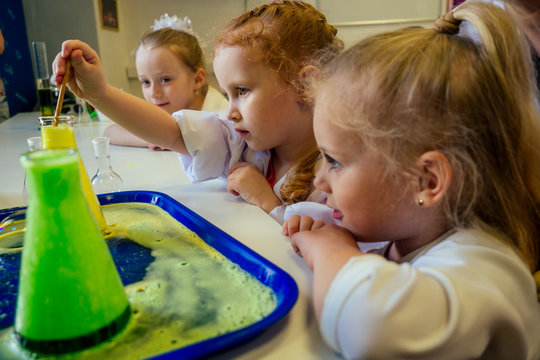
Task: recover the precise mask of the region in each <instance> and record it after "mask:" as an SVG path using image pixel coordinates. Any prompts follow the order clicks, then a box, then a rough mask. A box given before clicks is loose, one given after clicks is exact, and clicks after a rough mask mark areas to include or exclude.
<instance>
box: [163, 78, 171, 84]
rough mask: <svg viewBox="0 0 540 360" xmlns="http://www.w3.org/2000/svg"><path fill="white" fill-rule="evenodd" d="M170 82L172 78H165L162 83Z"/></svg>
mask: <svg viewBox="0 0 540 360" xmlns="http://www.w3.org/2000/svg"><path fill="white" fill-rule="evenodd" d="M169 81H171V79H170V78H163V79H161V82H162V83H168V82H169Z"/></svg>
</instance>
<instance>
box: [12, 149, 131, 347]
mask: <svg viewBox="0 0 540 360" xmlns="http://www.w3.org/2000/svg"><path fill="white" fill-rule="evenodd" d="M21 163H22V164H23V166H24V168H25V170H26V173H27V175H28V209H27V212H26V232H25V235H24V248H23V254H22V261H21V274H20V279H19V293H18V297H17V309H16V312H15V337H16V338H17V339H18V341H19V343H20V345H21V346H22V347H23V348H25V349H27V350H29V351H31V352H35V353H37V354H48V355H54V354H62V353H68V352H73V351H78V350H82V349H84V348H87V347H90V346H93V345H96V344H99V343H101V342H103V341H105V340H107V339H109V338H110V337H112V336H114V335H115V334H117V333H118V332H119V331H120V330H122V329H123V328H124V327H125V325H126V324H127V322H128V320H129V316H130V306H129V302H128V299H127V296H126V293H125V291H124V287H123V285H122V281H121V279H120V276H119V275H118V272H117V270H116V267H115V265H114V262H113V259H112V256H111V254H110V252H109V249H108V247H107V244H106V242H105V240H104V237H103V234H102V233H101V231H100V228H99V225H98V223H97V222H96V219H95V218H94V216H93V215H92V213H91V212H90V208H89V207H88V202H87V201H86V199H85V196H84V194H83V192H82V188H81V183H80V178H79V175H80V170H79V169H80V168H79V155H78V153H77V151H76V150H74V149H65V150H42V151H34V152H28V153H26V154H23V156H22V157H21Z"/></svg>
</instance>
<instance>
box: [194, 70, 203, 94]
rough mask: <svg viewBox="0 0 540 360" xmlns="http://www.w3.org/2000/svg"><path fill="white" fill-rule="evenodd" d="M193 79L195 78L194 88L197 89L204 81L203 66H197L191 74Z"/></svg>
mask: <svg viewBox="0 0 540 360" xmlns="http://www.w3.org/2000/svg"><path fill="white" fill-rule="evenodd" d="M193 79H194V80H195V90H199V89H200V88H201V87H202V86H203V85H204V83H205V81H206V71H205V70H204V69H203V68H198V69H197V71H195V74H193Z"/></svg>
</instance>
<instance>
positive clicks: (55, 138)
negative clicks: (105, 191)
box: [39, 115, 107, 232]
mask: <svg viewBox="0 0 540 360" xmlns="http://www.w3.org/2000/svg"><path fill="white" fill-rule="evenodd" d="M53 119H54V116H41V117H40V118H39V122H40V124H41V139H42V146H43V149H56V148H73V149H77V143H76V142H75V133H74V132H73V116H70V115H62V116H59V117H58V125H57V126H53ZM79 169H80V179H81V184H82V188H83V192H84V194H85V196H86V200H87V201H88V204H89V206H90V209H91V210H92V214H94V216H95V217H96V219H97V221H98V223H99V227H100V228H101V231H103V232H105V231H106V228H107V222H106V221H105V218H104V217H103V214H102V212H101V207H100V204H99V200H98V198H97V196H96V194H95V193H94V190H93V189H92V184H91V183H90V178H89V177H88V174H87V173H86V169H85V167H84V164H83V161H82V158H81V157H80V156H79Z"/></svg>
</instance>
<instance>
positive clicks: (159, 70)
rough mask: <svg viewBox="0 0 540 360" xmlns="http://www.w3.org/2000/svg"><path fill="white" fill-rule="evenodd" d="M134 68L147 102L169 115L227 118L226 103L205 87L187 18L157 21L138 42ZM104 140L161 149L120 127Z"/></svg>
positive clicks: (109, 131) (201, 60) (107, 132)
mask: <svg viewBox="0 0 540 360" xmlns="http://www.w3.org/2000/svg"><path fill="white" fill-rule="evenodd" d="M135 64H136V67H137V75H138V77H139V81H140V83H141V89H142V93H143V96H144V98H145V100H146V101H148V102H150V103H152V104H153V105H156V106H158V107H160V108H162V109H164V110H165V111H167V112H168V113H169V114H173V113H174V112H176V111H178V110H182V109H192V110H203V111H211V112H217V113H218V114H220V115H223V114H225V111H226V110H227V106H228V103H227V100H226V99H225V98H224V97H223V95H221V94H220V93H219V92H218V91H217V90H216V89H214V88H213V87H211V86H209V85H208V84H207V83H206V70H205V60H204V54H203V51H202V49H201V46H200V45H199V41H198V40H197V37H196V36H195V34H194V33H193V30H192V28H191V21H190V19H189V18H188V17H184V18H183V19H180V18H178V17H177V16H176V15H175V16H169V15H168V14H165V15H162V16H161V17H160V18H159V19H158V20H156V21H155V22H154V25H153V26H152V31H150V32H147V33H146V34H145V35H143V37H142V38H141V40H140V42H139V45H138V47H137V52H136V55H135ZM104 136H107V137H109V138H110V139H111V143H112V144H115V145H126V146H139V147H147V146H148V147H150V148H153V149H155V150H158V149H160V148H159V147H156V146H155V145H152V144H150V143H148V142H147V141H144V140H142V139H141V138H139V137H137V136H135V135H133V134H131V133H130V132H129V131H127V130H125V129H124V128H122V127H121V126H120V125H117V124H114V125H111V126H109V127H108V128H107V129H105V132H104Z"/></svg>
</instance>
